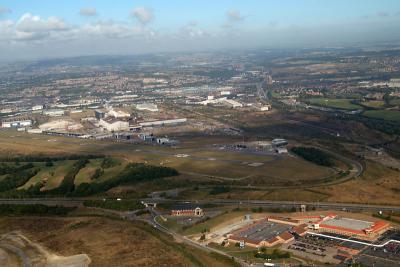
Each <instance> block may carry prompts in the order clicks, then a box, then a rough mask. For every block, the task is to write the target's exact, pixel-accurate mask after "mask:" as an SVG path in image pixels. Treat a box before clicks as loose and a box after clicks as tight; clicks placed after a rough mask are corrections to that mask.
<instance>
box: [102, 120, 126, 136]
mask: <svg viewBox="0 0 400 267" xmlns="http://www.w3.org/2000/svg"><path fill="white" fill-rule="evenodd" d="M99 125H100V126H101V127H103V128H105V129H106V130H107V131H109V132H116V131H129V122H128V121H124V120H119V119H116V118H111V117H108V118H105V119H100V121H99Z"/></svg>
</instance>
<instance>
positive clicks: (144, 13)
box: [131, 7, 154, 24]
mask: <svg viewBox="0 0 400 267" xmlns="http://www.w3.org/2000/svg"><path fill="white" fill-rule="evenodd" d="M131 15H132V16H133V17H135V18H136V19H137V20H139V21H140V23H142V24H147V23H150V22H152V21H153V20H154V14H153V10H151V9H149V8H146V7H137V8H134V9H133V10H132V11H131Z"/></svg>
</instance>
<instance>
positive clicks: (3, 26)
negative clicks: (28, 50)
mask: <svg viewBox="0 0 400 267" xmlns="http://www.w3.org/2000/svg"><path fill="white" fill-rule="evenodd" d="M13 34H14V22H13V21H12V20H0V40H3V41H8V40H10V38H12V36H13Z"/></svg>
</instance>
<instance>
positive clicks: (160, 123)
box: [139, 118, 187, 127]
mask: <svg viewBox="0 0 400 267" xmlns="http://www.w3.org/2000/svg"><path fill="white" fill-rule="evenodd" d="M186 122H187V119H186V118H183V119H171V120H162V121H148V122H141V123H139V125H140V126H142V127H153V126H164V125H177V124H182V123H186Z"/></svg>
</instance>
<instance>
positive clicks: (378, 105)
mask: <svg viewBox="0 0 400 267" xmlns="http://www.w3.org/2000/svg"><path fill="white" fill-rule="evenodd" d="M361 104H362V105H363V106H366V107H370V108H381V107H383V106H384V105H385V102H384V101H382V100H371V101H365V102H361Z"/></svg>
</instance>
